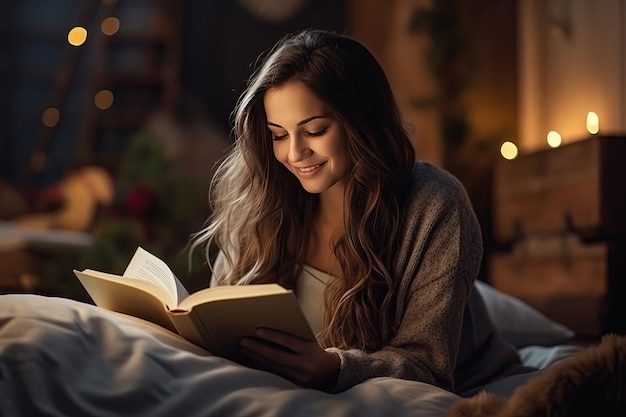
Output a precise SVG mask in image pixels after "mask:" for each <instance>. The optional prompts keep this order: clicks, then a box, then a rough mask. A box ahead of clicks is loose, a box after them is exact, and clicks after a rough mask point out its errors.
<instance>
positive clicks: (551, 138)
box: [546, 130, 561, 148]
mask: <svg viewBox="0 0 626 417" xmlns="http://www.w3.org/2000/svg"><path fill="white" fill-rule="evenodd" d="M546 140H547V141H548V145H550V146H551V147H552V148H557V147H559V146H561V135H560V134H559V132H557V131H556V130H551V131H549V132H548V135H547V136H546Z"/></svg>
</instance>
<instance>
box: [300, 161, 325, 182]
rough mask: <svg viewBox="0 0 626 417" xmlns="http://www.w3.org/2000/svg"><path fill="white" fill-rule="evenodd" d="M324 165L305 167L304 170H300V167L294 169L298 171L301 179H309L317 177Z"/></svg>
mask: <svg viewBox="0 0 626 417" xmlns="http://www.w3.org/2000/svg"><path fill="white" fill-rule="evenodd" d="M322 165H324V164H323V163H321V164H317V165H311V166H308V167H303V168H298V167H294V168H295V170H296V171H298V174H300V176H301V177H304V178H309V177H312V176H313V175H315V174H316V173H317V172H318V171H319V169H320V167H321V166H322Z"/></svg>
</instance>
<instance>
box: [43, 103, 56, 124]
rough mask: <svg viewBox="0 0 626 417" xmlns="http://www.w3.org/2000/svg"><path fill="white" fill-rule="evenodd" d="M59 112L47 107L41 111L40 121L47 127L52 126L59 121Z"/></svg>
mask: <svg viewBox="0 0 626 417" xmlns="http://www.w3.org/2000/svg"><path fill="white" fill-rule="evenodd" d="M59 119H60V113H59V110H58V109H56V108H54V107H48V108H47V109H45V110H44V111H43V114H42V115H41V121H42V122H43V124H44V125H45V126H47V127H54V126H56V125H57V124H58V123H59Z"/></svg>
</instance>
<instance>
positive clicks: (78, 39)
mask: <svg viewBox="0 0 626 417" xmlns="http://www.w3.org/2000/svg"><path fill="white" fill-rule="evenodd" d="M86 40H87V29H85V28H83V27H80V26H76V27H75V28H72V30H70V32H69V33H68V34H67V41H68V42H69V43H70V45H73V46H81V45H82V44H84V43H85V41H86Z"/></svg>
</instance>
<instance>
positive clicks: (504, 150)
mask: <svg viewBox="0 0 626 417" xmlns="http://www.w3.org/2000/svg"><path fill="white" fill-rule="evenodd" d="M500 154H501V155H502V157H503V158H504V159H509V160H511V159H515V158H517V154H518V150H517V146H516V145H515V144H514V143H513V142H509V141H506V142H504V143H503V144H502V145H501V146H500Z"/></svg>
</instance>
